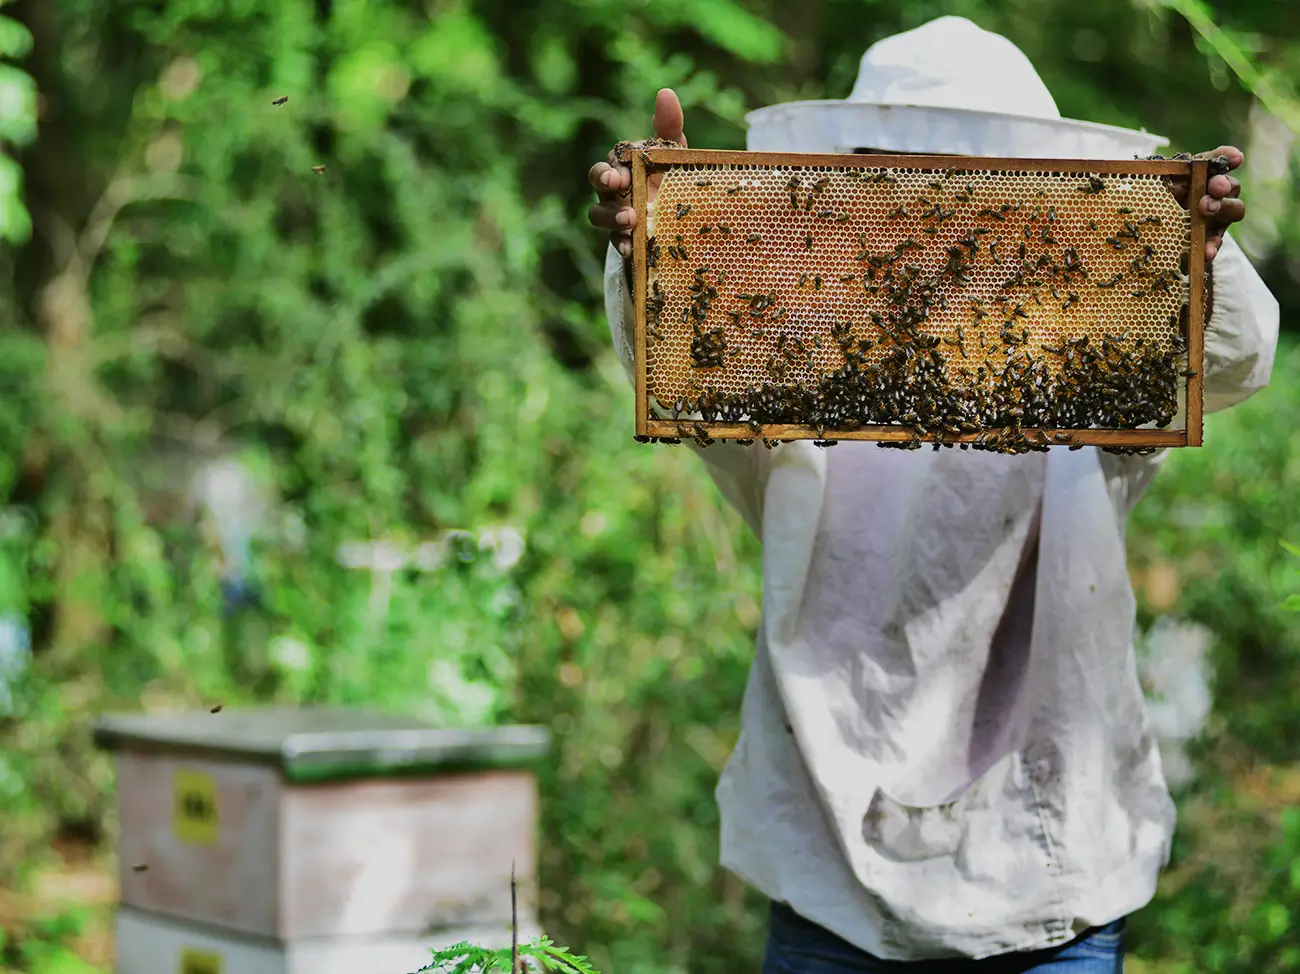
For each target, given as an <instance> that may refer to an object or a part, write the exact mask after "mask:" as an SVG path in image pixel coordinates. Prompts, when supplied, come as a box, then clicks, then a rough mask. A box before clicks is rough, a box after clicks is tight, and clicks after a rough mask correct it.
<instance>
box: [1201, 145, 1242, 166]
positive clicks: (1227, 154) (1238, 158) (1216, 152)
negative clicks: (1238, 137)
mask: <svg viewBox="0 0 1300 974" xmlns="http://www.w3.org/2000/svg"><path fill="white" fill-rule="evenodd" d="M1216 156H1223V157H1224V158H1225V159H1227V160H1228V168H1229V169H1236V168H1237V167H1238V166H1240V165H1241V164H1242V163H1243V162H1245V160H1246V157H1245V155H1244V154H1243V153H1242V151H1241V150H1240V149H1238V148H1237V147H1236V146H1235V145H1221V146H1219V147H1218V148H1217V149H1212V150H1210V151H1209V152H1202V153H1201V154H1200V155H1197V156H1193V158H1195V159H1213V158H1215V157H1216Z"/></svg>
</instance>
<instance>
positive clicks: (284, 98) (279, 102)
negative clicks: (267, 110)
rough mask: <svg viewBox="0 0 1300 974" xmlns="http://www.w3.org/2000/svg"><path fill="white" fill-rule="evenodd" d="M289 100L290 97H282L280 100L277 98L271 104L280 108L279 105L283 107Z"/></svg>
mask: <svg viewBox="0 0 1300 974" xmlns="http://www.w3.org/2000/svg"><path fill="white" fill-rule="evenodd" d="M288 100H289V96H288V95H281V96H280V97H279V98H277V99H276V100H275V101H273V102H271V104H272V105H277V106H279V105H283V104H284V103H285V102H287V101H288Z"/></svg>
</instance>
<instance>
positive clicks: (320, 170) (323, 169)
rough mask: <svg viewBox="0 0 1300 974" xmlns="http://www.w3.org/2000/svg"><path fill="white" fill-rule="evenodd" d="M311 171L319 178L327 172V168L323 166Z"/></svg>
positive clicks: (312, 168) (313, 167)
mask: <svg viewBox="0 0 1300 974" xmlns="http://www.w3.org/2000/svg"><path fill="white" fill-rule="evenodd" d="M311 171H312V172H314V173H315V174H316V175H317V176H319V175H320V174H321V173H323V172H324V171H325V166H324V165H323V164H322V165H319V166H312V167H311Z"/></svg>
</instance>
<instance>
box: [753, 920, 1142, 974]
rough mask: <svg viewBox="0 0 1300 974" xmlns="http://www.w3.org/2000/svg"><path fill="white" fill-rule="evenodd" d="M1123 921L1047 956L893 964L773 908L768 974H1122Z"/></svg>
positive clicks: (1042, 953) (1052, 950) (1026, 954)
mask: <svg viewBox="0 0 1300 974" xmlns="http://www.w3.org/2000/svg"><path fill="white" fill-rule="evenodd" d="M1123 971H1124V920H1123V918H1121V919H1119V920H1116V921H1115V922H1114V923H1112V924H1110V925H1108V926H1105V927H1097V928H1095V929H1093V930H1088V931H1086V932H1084V933H1082V934H1080V935H1079V936H1078V937H1076V938H1075V939H1074V940H1071V941H1070V942H1069V943H1065V944H1062V945H1061V946H1059V947H1048V948H1046V949H1044V950H1034V951H1023V952H1017V953H1012V954H1002V955H1000V956H997V957H987V958H985V959H983V960H966V959H962V958H954V959H946V960H923V961H889V960H880V959H879V958H877V957H873V956H872V955H871V954H868V953H867V952H866V951H864V950H859V949H858V948H857V947H854V946H853V945H852V944H849V943H846V942H845V941H843V940H841V939H840V938H839V937H837V936H835V934H833V933H831V932H830V931H829V930H825V929H823V928H821V927H819V926H817V924H815V923H813V922H812V921H811V920H805V919H804V918H803V917H801V916H799V914H797V913H795V912H794V911H793V910H791V909H790V908H789V907H788V906H786V905H785V904H784V903H773V904H772V916H771V926H770V932H769V933H768V938H767V953H766V954H765V955H764V957H763V974H886V972H888V974H1123Z"/></svg>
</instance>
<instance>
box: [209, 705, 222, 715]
mask: <svg viewBox="0 0 1300 974" xmlns="http://www.w3.org/2000/svg"><path fill="white" fill-rule="evenodd" d="M222 706H224V705H223V704H216V705H215V706H214V707H212V708H211V709H210V710H209V711H208V713H210V714H219V713H221V708H222Z"/></svg>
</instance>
